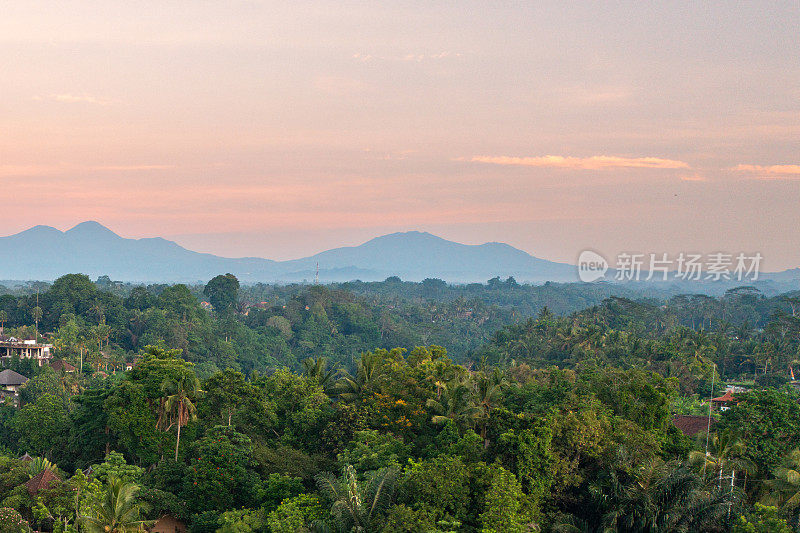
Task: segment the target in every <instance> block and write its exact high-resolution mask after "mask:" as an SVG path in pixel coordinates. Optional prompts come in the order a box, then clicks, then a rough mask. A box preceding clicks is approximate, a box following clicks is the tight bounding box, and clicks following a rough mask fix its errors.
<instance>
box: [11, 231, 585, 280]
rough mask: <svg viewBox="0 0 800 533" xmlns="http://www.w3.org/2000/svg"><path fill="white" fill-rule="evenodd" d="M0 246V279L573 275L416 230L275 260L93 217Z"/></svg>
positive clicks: (492, 246) (503, 247)
mask: <svg viewBox="0 0 800 533" xmlns="http://www.w3.org/2000/svg"><path fill="white" fill-rule="evenodd" d="M0 254H1V255H2V257H3V258H4V260H3V261H2V263H1V264H0V279H14V280H52V279H55V278H57V277H59V276H61V275H63V274H67V273H73V272H81V273H84V274H87V275H89V276H90V277H92V278H95V277H97V276H101V275H108V276H110V277H111V278H112V279H115V280H123V281H138V282H177V281H186V282H196V281H207V280H208V279H210V278H212V277H213V276H215V275H217V274H220V273H225V272H231V273H233V274H235V275H236V276H237V277H238V278H239V279H240V280H241V281H243V282H258V281H262V282H292V281H302V280H304V279H305V280H309V281H310V280H313V279H314V276H315V275H316V270H317V265H319V278H320V281H348V280H353V279H361V280H363V281H376V280H383V279H385V278H387V277H389V276H400V277H401V278H402V279H405V280H412V281H413V280H417V281H418V280H422V279H424V278H428V277H436V278H441V279H444V280H446V281H450V282H485V281H486V280H487V279H490V278H493V277H495V276H500V277H502V278H505V277H508V276H514V277H515V278H516V279H517V280H518V281H531V282H543V281H548V280H549V281H575V280H576V279H577V278H576V275H575V272H576V271H575V267H574V266H572V265H568V264H564V263H554V262H551V261H546V260H543V259H538V258H536V257H533V256H532V255H530V254H528V253H526V252H523V251H522V250H518V249H516V248H514V247H512V246H509V245H507V244H503V243H497V242H492V243H486V244H481V245H467V244H460V243H456V242H452V241H448V240H445V239H442V238H440V237H437V236H435V235H431V234H430V233H423V232H418V231H411V232H407V233H393V234H390V235H384V236H382V237H377V238H375V239H372V240H370V241H368V242H366V243H364V244H362V245H360V246H351V247H344V248H335V249H332V250H327V251H325V252H321V253H319V254H316V255H313V256H311V257H306V258H303V259H295V260H291V261H280V262H278V261H272V260H269V259H261V258H255V257H246V258H235V259H234V258H225V257H219V256H216V255H212V254H204V253H198V252H193V251H191V250H187V249H186V248H183V247H181V246H179V245H178V244H176V243H174V242H172V241H168V240H166V239H162V238H160V237H155V238H147V239H126V238H123V237H120V236H119V235H117V234H116V233H114V232H113V231H111V230H109V229H108V228H106V227H105V226H103V225H102V224H99V223H98V222H83V223H81V224H78V225H77V226H75V227H74V228H72V229H70V230H68V231H64V232H62V231H59V230H58V229H56V228H52V227H49V226H35V227H33V228H30V229H28V230H25V231H23V232H21V233H17V234H15V235H11V236H8V237H0Z"/></svg>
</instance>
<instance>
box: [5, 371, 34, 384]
mask: <svg viewBox="0 0 800 533" xmlns="http://www.w3.org/2000/svg"><path fill="white" fill-rule="evenodd" d="M27 381H28V378H26V377H25V376H23V375H22V374H20V373H19V372H14V371H13V370H11V369H10V368H7V369H5V370H3V371H2V372H0V385H22V384H23V383H25V382H27Z"/></svg>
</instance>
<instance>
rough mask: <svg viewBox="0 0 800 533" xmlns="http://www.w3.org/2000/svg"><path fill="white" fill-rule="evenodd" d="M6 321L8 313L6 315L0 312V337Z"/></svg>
mask: <svg viewBox="0 0 800 533" xmlns="http://www.w3.org/2000/svg"><path fill="white" fill-rule="evenodd" d="M7 321H8V313H6V312H5V311H4V310H0V335H3V329H5V325H6V322H7Z"/></svg>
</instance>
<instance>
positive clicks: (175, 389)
mask: <svg viewBox="0 0 800 533" xmlns="http://www.w3.org/2000/svg"><path fill="white" fill-rule="evenodd" d="M199 390H200V382H199V381H198V379H197V377H196V376H195V375H194V374H193V373H184V374H183V375H182V376H181V377H180V378H178V379H175V380H173V379H167V380H165V381H164V383H162V384H161V392H162V393H163V394H164V397H163V398H162V399H161V402H162V410H161V416H160V417H159V420H158V426H159V427H160V428H161V429H163V430H164V431H169V430H170V428H172V426H177V428H178V435H177V438H176V439H175V461H177V460H178V448H179V447H180V445H181V428H182V427H184V426H185V425H186V424H188V423H189V422H191V421H193V420H197V408H196V407H195V405H194V403H193V402H192V400H191V398H192V397H193V396H195V395H196V394H197V393H198V391H199Z"/></svg>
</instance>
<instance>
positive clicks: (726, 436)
mask: <svg viewBox="0 0 800 533" xmlns="http://www.w3.org/2000/svg"><path fill="white" fill-rule="evenodd" d="M744 450H745V443H744V440H743V439H742V438H741V437H740V436H739V435H738V434H737V433H736V432H735V431H733V429H731V428H726V429H724V430H722V431H718V432H717V433H715V434H714V436H713V437H712V438H711V439H709V441H708V451H707V452H703V451H699V450H695V451H693V452H691V453H690V454H689V462H690V463H691V464H694V465H702V473H703V476H706V474H707V473H711V474H712V475H713V477H716V478H717V488H718V489H722V479H723V477H725V476H724V473H725V470H726V469H730V473H731V486H733V484H734V480H735V478H736V471H737V470H738V471H744V472H745V473H748V474H753V473H754V472H755V471H756V465H755V464H754V463H753V462H752V461H751V460H750V459H748V458H746V457H744Z"/></svg>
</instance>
